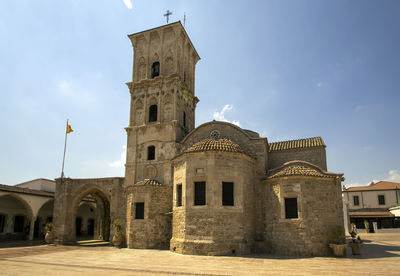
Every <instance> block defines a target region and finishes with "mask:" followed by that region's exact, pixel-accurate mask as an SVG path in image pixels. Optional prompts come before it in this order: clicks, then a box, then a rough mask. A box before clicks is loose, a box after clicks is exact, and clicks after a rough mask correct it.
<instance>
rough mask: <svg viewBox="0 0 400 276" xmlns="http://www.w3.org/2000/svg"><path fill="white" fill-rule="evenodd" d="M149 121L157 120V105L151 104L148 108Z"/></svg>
mask: <svg viewBox="0 0 400 276" xmlns="http://www.w3.org/2000/svg"><path fill="white" fill-rule="evenodd" d="M149 122H157V105H156V104H153V105H151V106H150V108H149Z"/></svg>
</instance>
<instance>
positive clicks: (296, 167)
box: [268, 161, 343, 178]
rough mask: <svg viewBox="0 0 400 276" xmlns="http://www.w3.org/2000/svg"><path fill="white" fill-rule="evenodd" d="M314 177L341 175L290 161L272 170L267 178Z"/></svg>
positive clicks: (304, 163) (302, 162)
mask: <svg viewBox="0 0 400 276" xmlns="http://www.w3.org/2000/svg"><path fill="white" fill-rule="evenodd" d="M297 175H302V176H315V177H325V178H342V177H343V175H342V174H334V173H330V172H325V171H323V170H321V169H319V168H318V167H315V166H313V165H312V164H310V163H308V162H304V161H291V162H288V163H286V164H284V165H283V166H282V167H280V168H278V169H274V170H272V171H271V172H270V173H269V176H268V178H276V177H285V176H297Z"/></svg>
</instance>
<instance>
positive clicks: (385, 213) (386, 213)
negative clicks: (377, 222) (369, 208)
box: [349, 211, 394, 218]
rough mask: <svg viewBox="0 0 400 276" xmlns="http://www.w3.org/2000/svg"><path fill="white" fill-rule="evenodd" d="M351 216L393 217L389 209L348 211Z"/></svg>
mask: <svg viewBox="0 0 400 276" xmlns="http://www.w3.org/2000/svg"><path fill="white" fill-rule="evenodd" d="M349 215H350V216H351V217H364V218H366V217H394V215H393V214H392V213H391V212H389V211H381V212H349Z"/></svg>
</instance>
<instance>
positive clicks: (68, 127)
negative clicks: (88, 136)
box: [67, 124, 73, 133]
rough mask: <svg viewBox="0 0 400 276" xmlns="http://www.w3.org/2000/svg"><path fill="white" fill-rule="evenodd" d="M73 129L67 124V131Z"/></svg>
mask: <svg viewBox="0 0 400 276" xmlns="http://www.w3.org/2000/svg"><path fill="white" fill-rule="evenodd" d="M72 131H73V129H72V128H71V125H70V124H67V133H70V132H72Z"/></svg>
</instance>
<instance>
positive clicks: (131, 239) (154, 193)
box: [127, 186, 172, 248]
mask: <svg viewBox="0 0 400 276" xmlns="http://www.w3.org/2000/svg"><path fill="white" fill-rule="evenodd" d="M127 195H128V196H127V206H128V209H127V210H128V211H129V212H130V213H129V214H127V221H128V228H127V232H128V233H127V236H128V241H127V244H128V247H129V248H169V241H170V239H171V230H172V229H171V228H172V226H171V214H168V213H170V212H171V209H172V207H171V203H172V187H171V186H130V187H129V188H128V189H127ZM136 202H144V219H135V212H136V209H135V203H136Z"/></svg>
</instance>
